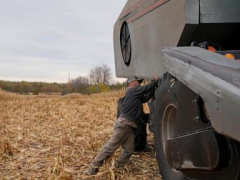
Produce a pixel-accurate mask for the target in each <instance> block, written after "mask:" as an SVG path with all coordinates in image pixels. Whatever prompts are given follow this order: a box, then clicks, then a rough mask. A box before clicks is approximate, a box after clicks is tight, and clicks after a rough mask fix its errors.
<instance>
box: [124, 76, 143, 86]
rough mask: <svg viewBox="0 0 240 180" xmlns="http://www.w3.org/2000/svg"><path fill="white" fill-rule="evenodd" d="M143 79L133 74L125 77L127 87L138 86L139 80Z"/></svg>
mask: <svg viewBox="0 0 240 180" xmlns="http://www.w3.org/2000/svg"><path fill="white" fill-rule="evenodd" d="M142 81H143V79H138V78H137V77H135V76H131V77H129V78H128V79H127V85H128V87H136V86H138V85H139V84H140V83H141V82H142Z"/></svg>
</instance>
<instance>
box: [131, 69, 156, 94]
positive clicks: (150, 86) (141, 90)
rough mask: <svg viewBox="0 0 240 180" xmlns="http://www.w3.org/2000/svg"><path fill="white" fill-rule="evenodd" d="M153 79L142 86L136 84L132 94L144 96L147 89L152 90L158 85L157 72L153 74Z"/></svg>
mask: <svg viewBox="0 0 240 180" xmlns="http://www.w3.org/2000/svg"><path fill="white" fill-rule="evenodd" d="M154 77H155V80H154V81H152V82H151V83H149V84H147V85H144V86H138V87H136V89H135V90H134V95H135V96H144V95H145V94H147V93H148V92H149V91H151V90H154V89H155V87H157V85H158V81H159V77H158V75H157V73H155V74H154Z"/></svg>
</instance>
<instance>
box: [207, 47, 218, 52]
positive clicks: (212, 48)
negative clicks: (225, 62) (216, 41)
mask: <svg viewBox="0 0 240 180" xmlns="http://www.w3.org/2000/svg"><path fill="white" fill-rule="evenodd" d="M208 50H209V51H212V52H216V51H217V50H216V49H215V47H213V46H208Z"/></svg>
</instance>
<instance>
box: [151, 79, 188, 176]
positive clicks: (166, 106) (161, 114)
mask: <svg viewBox="0 0 240 180" xmlns="http://www.w3.org/2000/svg"><path fill="white" fill-rule="evenodd" d="M176 110H177V99H176V95H175V93H174V86H172V85H170V83H168V82H167V83H164V84H163V85H162V86H161V87H160V88H159V89H157V91H156V99H155V102H154V118H153V121H154V141H155V149H156V155H157V161H158V165H159V171H160V174H161V175H162V177H163V180H187V179H188V178H187V177H186V176H184V175H183V174H182V173H181V172H180V171H177V170H174V169H171V167H170V166H169V164H168V162H167V159H166V156H165V148H164V147H165V141H166V140H168V139H170V138H171V137H172V136H173V132H174V116H176Z"/></svg>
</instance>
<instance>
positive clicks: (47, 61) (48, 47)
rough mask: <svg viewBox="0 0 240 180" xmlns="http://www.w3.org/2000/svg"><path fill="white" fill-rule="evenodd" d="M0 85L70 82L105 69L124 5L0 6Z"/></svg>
mask: <svg viewBox="0 0 240 180" xmlns="http://www.w3.org/2000/svg"><path fill="white" fill-rule="evenodd" d="M0 2H1V6H0V80H10V81H44V82H67V81H68V76H69V71H70V76H71V79H73V78H76V77H77V76H86V75H88V73H89V70H90V69H92V68H94V67H96V66H98V65H102V64H103V63H105V64H107V65H108V66H109V67H110V68H111V69H112V73H113V75H114V77H115V66H114V52H113V26H114V23H115V21H116V20H117V18H118V16H119V14H120V12H121V10H122V8H123V7H124V5H125V3H126V0H0Z"/></svg>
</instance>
